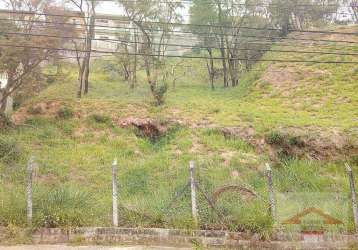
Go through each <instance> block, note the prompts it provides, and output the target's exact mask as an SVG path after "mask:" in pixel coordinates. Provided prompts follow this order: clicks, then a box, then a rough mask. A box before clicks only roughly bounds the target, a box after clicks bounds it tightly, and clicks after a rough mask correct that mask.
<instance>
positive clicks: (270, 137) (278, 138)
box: [265, 131, 285, 145]
mask: <svg viewBox="0 0 358 250" xmlns="http://www.w3.org/2000/svg"><path fill="white" fill-rule="evenodd" d="M265 141H266V142H267V143H268V144H270V145H282V144H284V142H285V136H284V135H282V134H281V133H280V132H277V131H273V132H271V133H269V134H267V135H266V136H265Z"/></svg>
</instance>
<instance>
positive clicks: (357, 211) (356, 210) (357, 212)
mask: <svg viewBox="0 0 358 250" xmlns="http://www.w3.org/2000/svg"><path fill="white" fill-rule="evenodd" d="M345 166H346V169H347V173H348V178H349V184H350V185H349V186H350V189H351V199H352V209H353V218H354V226H355V229H356V232H358V207H357V193H356V188H355V183H354V176H353V171H352V168H351V167H350V166H349V164H348V163H346V164H345Z"/></svg>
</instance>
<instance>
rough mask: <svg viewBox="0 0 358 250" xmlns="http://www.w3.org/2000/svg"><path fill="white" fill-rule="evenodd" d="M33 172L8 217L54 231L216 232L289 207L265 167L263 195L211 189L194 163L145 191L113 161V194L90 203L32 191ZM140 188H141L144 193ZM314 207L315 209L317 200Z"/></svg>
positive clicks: (356, 214) (355, 214)
mask: <svg viewBox="0 0 358 250" xmlns="http://www.w3.org/2000/svg"><path fill="white" fill-rule="evenodd" d="M36 168H37V166H36V162H35V159H34V158H33V157H31V158H30V159H29V161H28V164H27V170H26V171H27V174H26V189H25V190H26V192H25V196H21V195H20V196H17V197H16V202H19V203H21V204H24V203H25V207H26V211H25V213H22V212H20V213H17V214H14V215H13V216H14V217H18V218H20V217H25V218H26V222H25V224H26V225H27V226H29V227H39V226H45V227H56V226H59V225H60V226H64V225H66V224H69V226H86V225H88V224H86V222H85V221H89V217H93V218H94V220H92V219H91V220H90V221H91V223H95V221H96V219H97V222H98V221H100V220H105V221H104V222H103V221H102V223H101V225H106V226H113V227H118V226H122V227H133V226H141V227H179V228H201V229H217V230H245V229H247V227H251V229H253V230H254V229H255V228H256V227H262V226H264V225H266V226H267V227H272V226H277V225H279V224H281V223H282V222H281V221H280V219H279V218H278V208H277V207H278V205H279V206H281V207H282V205H283V206H288V204H280V201H279V200H278V199H277V196H278V194H277V193H275V175H274V172H273V171H272V169H271V166H270V165H269V164H268V163H267V164H266V168H265V174H264V176H263V178H264V182H265V183H266V188H265V189H266V191H265V192H261V194H259V192H256V190H255V188H253V187H249V186H247V185H245V184H241V185H222V186H220V187H210V186H209V185H207V183H205V179H203V178H201V176H200V172H199V171H197V170H198V168H197V166H196V164H195V162H194V161H190V162H189V167H188V172H187V173H186V174H185V176H186V180H185V179H181V180H174V179H168V183H172V184H173V187H174V188H173V189H171V188H167V189H166V190H164V189H161V190H158V191H153V190H151V191H149V192H145V191H144V185H145V184H144V183H142V184H141V182H140V178H141V176H140V175H136V174H135V173H132V175H131V176H126V180H127V181H126V182H125V183H120V181H119V180H118V173H119V171H121V168H120V166H119V164H118V161H117V160H116V159H115V160H114V161H113V163H112V167H111V168H108V171H109V172H111V178H110V180H108V181H109V183H108V184H109V185H108V186H110V184H112V185H111V191H112V192H110V191H109V190H110V189H107V190H108V193H99V194H97V195H96V197H97V198H96V199H94V197H95V195H94V194H83V193H81V192H80V191H79V190H71V192H70V191H68V190H67V191H66V189H65V190H57V191H55V192H52V191H51V192H48V191H46V190H39V189H37V188H36V178H34V172H35V169H36ZM346 171H347V176H348V180H349V184H350V197H351V200H350V202H349V204H348V207H349V208H350V209H351V213H352V216H349V220H351V223H352V224H353V225H354V226H355V229H356V231H357V228H358V206H357V200H356V191H355V180H354V176H353V171H352V168H351V167H350V166H349V165H348V164H346ZM133 180H134V181H137V184H136V186H134V188H132V189H131V188H128V187H126V186H130V185H131V182H132V181H133ZM138 183H139V185H138ZM85 184H86V183H83V185H85ZM140 185H143V189H141V187H140ZM133 190H135V192H144V193H142V196H141V197H143V199H138V196H137V195H136V193H135V192H134V191H133ZM46 192H47V193H46ZM233 194H236V196H235V195H233ZM263 195H264V196H263ZM44 197H45V198H44ZM98 197H102V199H101V198H98ZM239 197H240V198H239ZM243 197H246V198H243ZM247 197H249V198H247ZM237 199H240V200H239V201H238V200H237ZM91 200H92V201H93V202H91ZM1 201H2V203H3V202H4V201H3V200H1ZM298 202H300V201H298ZM301 202H303V201H301ZM316 203H317V205H319V204H318V203H319V201H318V200H317V201H316ZM101 204H102V205H101ZM103 204H105V205H103ZM238 204H242V207H241V208H242V209H238V207H237V206H238ZM250 204H254V205H253V206H251V205H250ZM11 205H14V203H7V204H5V205H4V204H1V206H8V209H9V210H11V209H15V207H9V206H11ZM346 205H347V204H346ZM96 209H97V211H98V209H99V210H105V211H102V214H105V215H106V216H104V217H103V216H99V214H100V213H97V212H96ZM309 212H314V213H318V214H319V215H322V216H323V217H325V218H326V219H327V217H328V215H326V214H324V213H323V212H322V213H321V212H320V210H318V209H316V208H309V209H308V210H307V211H306V213H309ZM244 213H249V214H250V213H251V217H249V219H248V220H246V221H245V219H244V218H245V217H242V216H243V214H244ZM96 217H98V218H96ZM246 218H247V217H246ZM292 220H293V219H292ZM336 221H338V220H336ZM0 222H1V221H0ZM245 223H246V224H245ZM91 226H94V225H93V224H92V225H91ZM95 226H98V225H95Z"/></svg>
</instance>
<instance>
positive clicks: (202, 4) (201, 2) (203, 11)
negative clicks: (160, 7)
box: [190, 0, 268, 89]
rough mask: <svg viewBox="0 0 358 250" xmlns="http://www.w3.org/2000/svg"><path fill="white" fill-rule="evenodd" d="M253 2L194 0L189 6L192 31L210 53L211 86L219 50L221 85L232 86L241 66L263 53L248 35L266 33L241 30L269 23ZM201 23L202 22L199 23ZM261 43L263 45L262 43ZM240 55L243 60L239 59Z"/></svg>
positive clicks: (247, 64) (264, 25)
mask: <svg viewBox="0 0 358 250" xmlns="http://www.w3.org/2000/svg"><path fill="white" fill-rule="evenodd" d="M255 3H256V1H253V0H251V1H246V2H245V3H242V2H240V1H235V0H231V1H219V0H212V1H207V0H194V1H193V6H192V7H191V9H190V13H191V19H190V22H191V24H192V27H191V30H192V32H193V33H194V34H197V36H198V38H199V40H200V41H201V44H202V46H203V48H205V49H206V50H207V52H208V54H209V59H208V61H207V69H208V73H209V77H210V82H211V87H212V89H213V88H214V86H213V79H214V77H215V69H214V62H213V54H214V53H215V51H218V52H219V53H220V57H221V61H222V68H223V78H224V87H228V86H229V81H231V86H232V87H235V86H237V85H238V84H239V79H238V72H239V70H240V69H239V68H240V67H241V65H245V69H246V70H247V69H249V68H250V64H251V63H253V62H254V61H255V58H257V59H258V58H259V57H260V56H261V55H262V52H260V51H261V48H260V47H259V46H258V45H257V44H255V45H253V44H252V43H251V41H250V40H252V39H248V38H247V35H251V36H253V37H254V36H255V35H256V36H257V35H263V34H266V33H268V32H267V31H265V30H260V34H257V33H255V32H254V31H253V30H251V29H250V30H247V29H243V28H242V27H243V26H251V27H252V28H255V27H257V28H264V27H267V26H268V18H267V16H266V12H265V11H264V10H263V8H262V7H258V5H255ZM202 24H204V25H202ZM262 46H264V45H262ZM241 58H242V59H241Z"/></svg>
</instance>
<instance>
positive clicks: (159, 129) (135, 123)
mask: <svg viewBox="0 0 358 250" xmlns="http://www.w3.org/2000/svg"><path fill="white" fill-rule="evenodd" d="M116 124H117V126H120V127H122V128H128V127H134V128H136V129H137V132H138V133H137V135H139V136H144V137H147V138H150V139H156V138H158V137H160V136H162V135H164V134H165V133H167V131H168V125H169V124H168V122H160V121H158V120H155V119H151V118H134V117H128V118H125V119H121V120H119V121H117V122H116Z"/></svg>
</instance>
